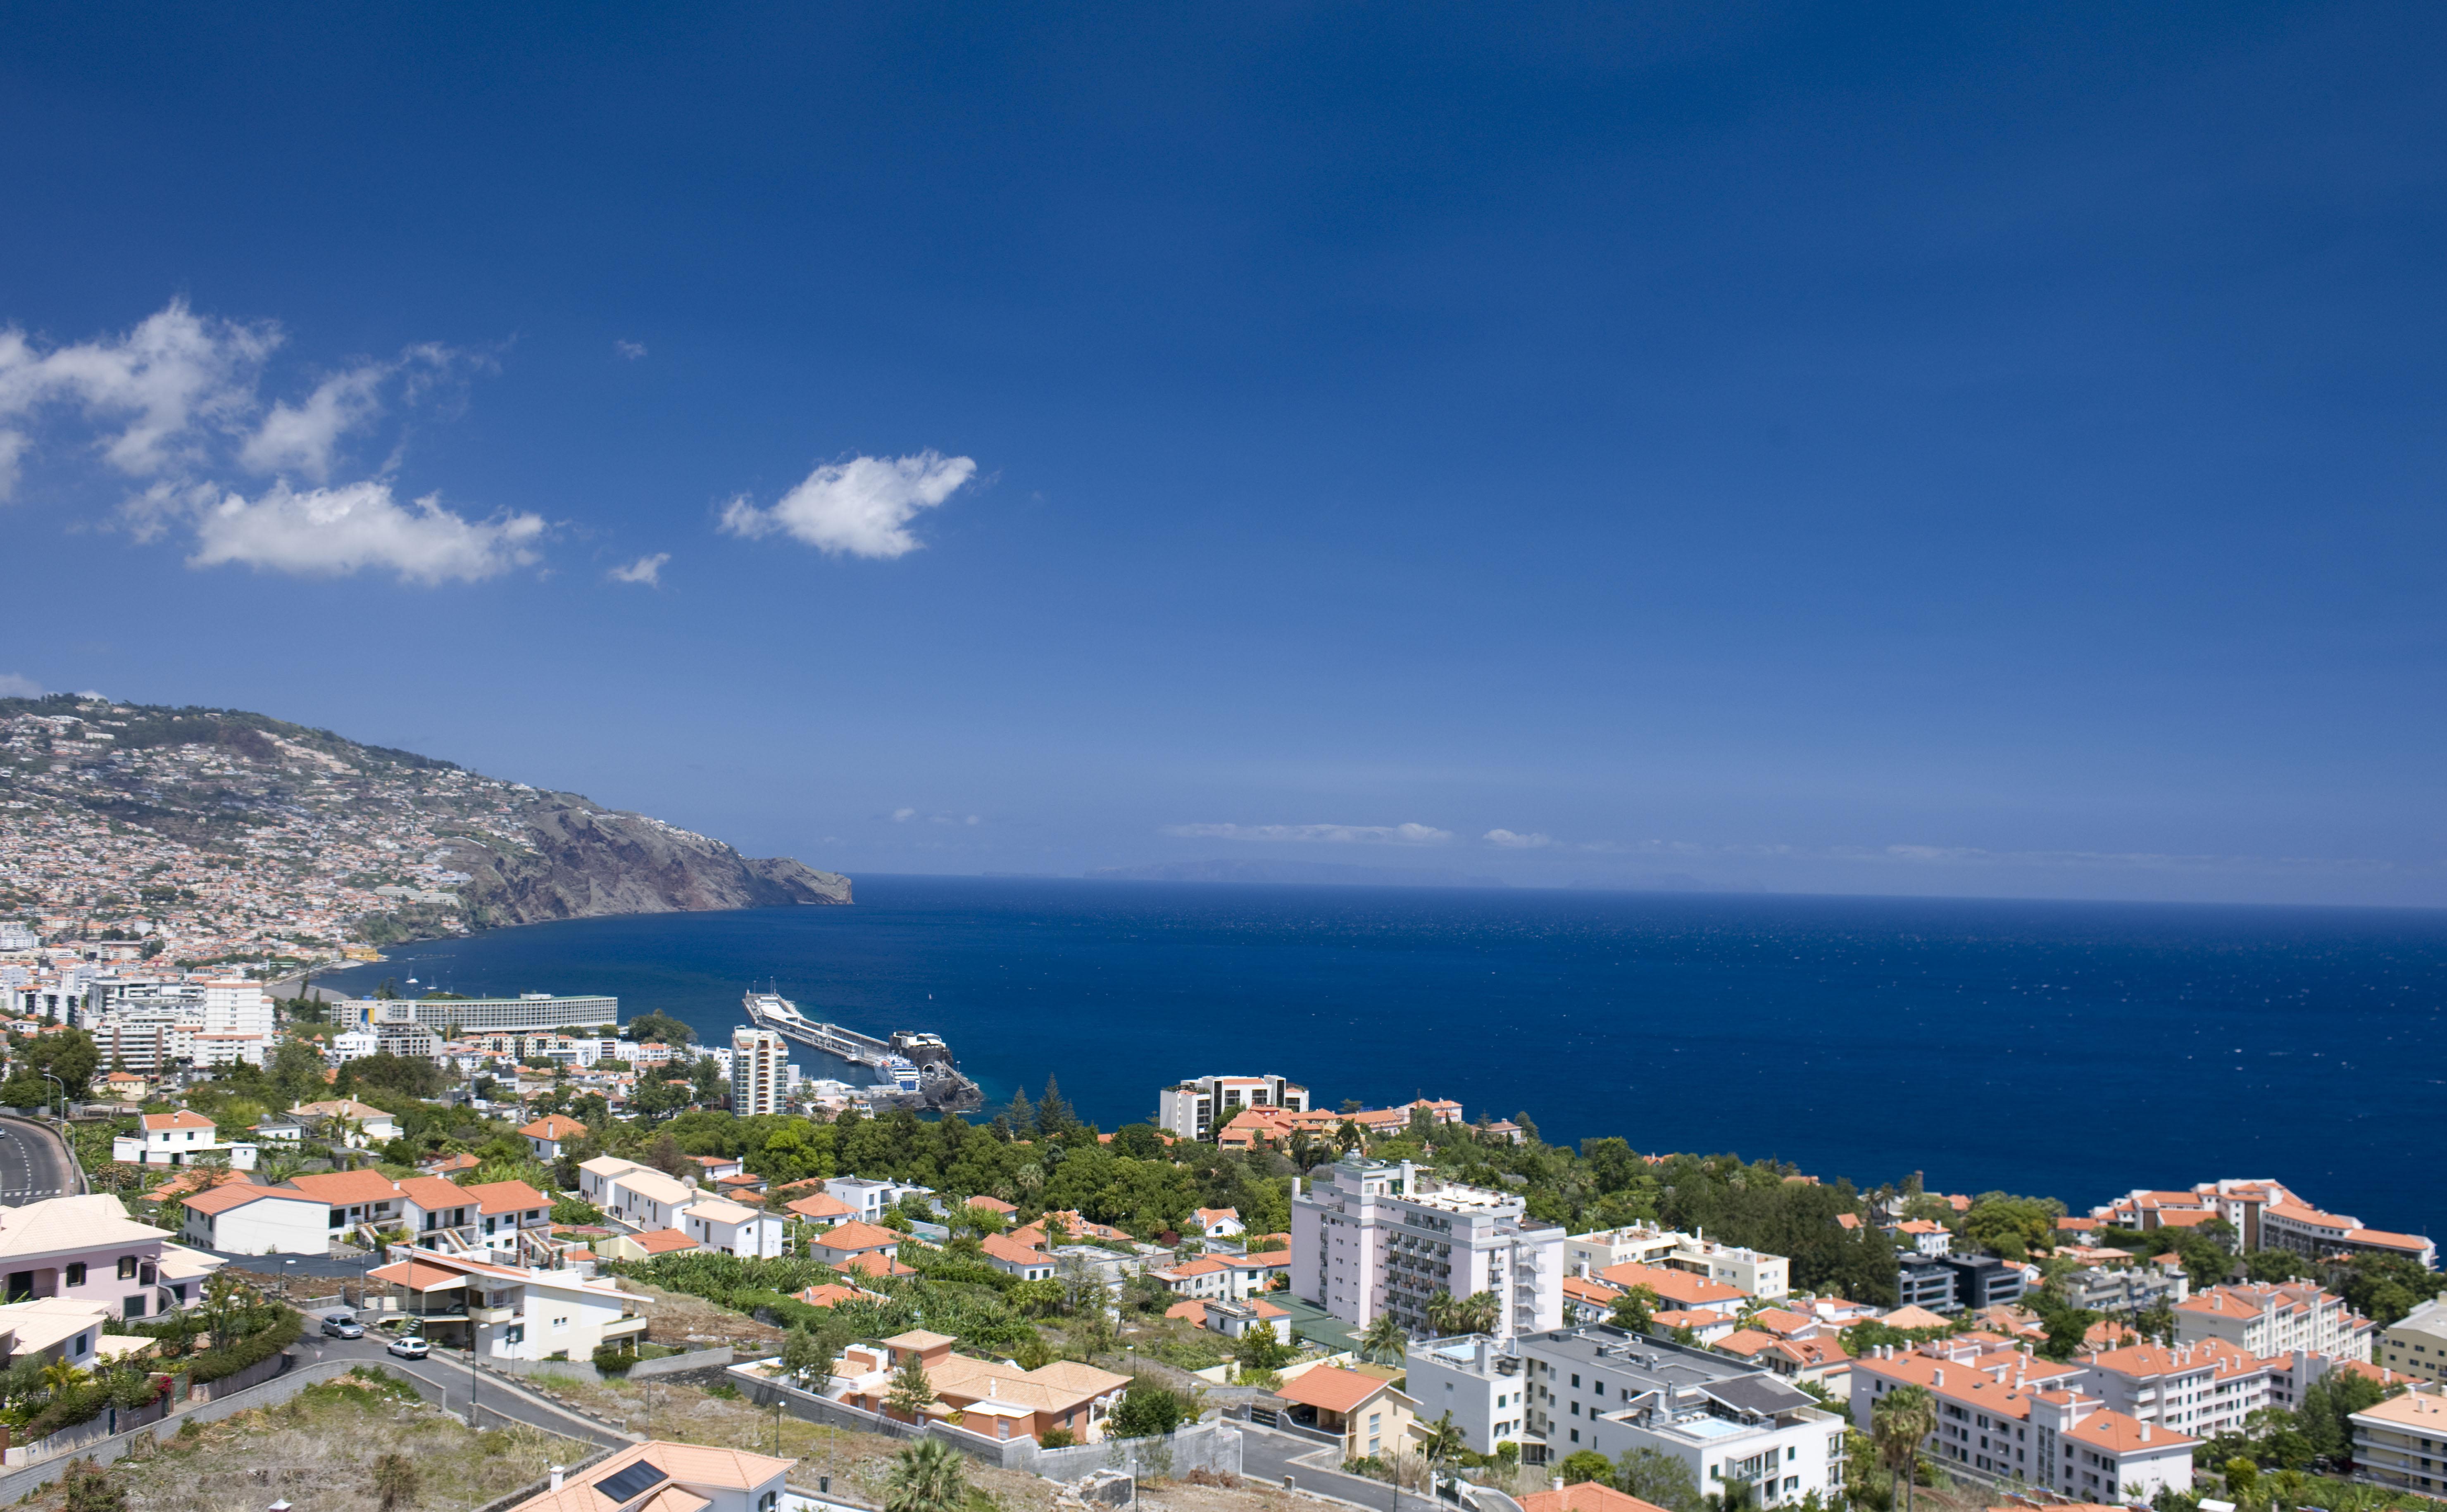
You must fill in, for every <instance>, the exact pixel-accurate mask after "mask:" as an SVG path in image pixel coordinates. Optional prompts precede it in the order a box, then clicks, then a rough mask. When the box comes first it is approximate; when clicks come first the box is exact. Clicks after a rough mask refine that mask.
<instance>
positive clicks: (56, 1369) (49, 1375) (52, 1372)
mask: <svg viewBox="0 0 2447 1512" xmlns="http://www.w3.org/2000/svg"><path fill="white" fill-rule="evenodd" d="M86 1380H87V1376H86V1375H85V1372H84V1371H83V1370H78V1369H77V1368H76V1367H75V1366H73V1365H70V1364H69V1363H68V1362H67V1361H66V1360H53V1361H52V1362H51V1363H50V1364H48V1365H46V1366H44V1367H43V1385H45V1386H46V1387H48V1388H49V1389H50V1392H51V1395H52V1396H54V1397H57V1396H61V1395H64V1394H66V1392H69V1391H73V1390H75V1389H77V1388H78V1387H80V1386H83V1385H85V1381H86Z"/></svg>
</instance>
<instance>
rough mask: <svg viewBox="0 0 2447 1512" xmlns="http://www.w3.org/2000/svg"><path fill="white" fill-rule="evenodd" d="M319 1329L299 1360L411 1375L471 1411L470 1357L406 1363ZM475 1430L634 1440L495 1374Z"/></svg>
mask: <svg viewBox="0 0 2447 1512" xmlns="http://www.w3.org/2000/svg"><path fill="white" fill-rule="evenodd" d="M318 1326H319V1325H318V1324H317V1323H315V1321H314V1319H313V1315H312V1314H310V1315H309V1320H308V1332H307V1333H306V1336H305V1337H304V1338H301V1339H299V1340H298V1341H297V1354H298V1357H299V1358H300V1359H301V1360H305V1361H308V1362H312V1361H315V1360H363V1361H365V1362H366V1363H367V1364H369V1365H379V1366H381V1367H382V1368H383V1369H384V1370H389V1371H390V1372H391V1373H393V1374H395V1375H412V1376H414V1377H416V1378H417V1379H418V1380H420V1381H423V1382H425V1383H426V1384H427V1385H429V1386H431V1387H433V1388H434V1389H436V1390H438V1391H440V1392H441V1393H442V1407H443V1409H444V1410H445V1411H447V1412H453V1413H456V1414H458V1415H460V1416H462V1417H464V1416H465V1415H466V1412H467V1398H468V1395H469V1383H468V1370H467V1356H466V1355H465V1353H464V1352H463V1353H458V1354H455V1355H454V1354H449V1353H446V1352H444V1351H438V1350H437V1351H434V1352H433V1353H432V1354H430V1355H428V1356H427V1357H426V1358H424V1359H422V1360H403V1359H401V1358H400V1357H399V1356H397V1355H395V1354H393V1353H391V1352H390V1351H389V1349H387V1348H386V1347H385V1345H386V1343H387V1342H388V1341H387V1340H386V1339H385V1338H384V1337H383V1336H382V1335H380V1334H377V1333H371V1332H369V1333H368V1334H367V1335H366V1336H365V1337H364V1338H361V1339H335V1338H330V1337H327V1336H325V1335H323V1334H321V1333H317V1332H313V1330H314V1329H315V1328H316V1327H318ZM474 1395H475V1398H476V1427H500V1426H501V1424H502V1422H503V1419H507V1420H509V1421H510V1422H513V1423H524V1424H526V1425H528V1426H529V1427H539V1428H542V1429H543V1430H544V1431H546V1432H548V1433H558V1434H560V1435H561V1436H563V1437H564V1438H574V1439H583V1440H585V1441H586V1442H588V1443H590V1444H600V1445H606V1446H613V1445H623V1444H630V1443H634V1442H635V1441H634V1440H632V1439H628V1438H624V1437H622V1436H621V1435H620V1434H618V1433H616V1432H614V1431H613V1430H611V1429H609V1428H606V1427H602V1426H601V1425H599V1424H598V1423H597V1422H595V1420H594V1419H592V1418H585V1417H579V1415H577V1414H576V1413H574V1412H570V1411H567V1410H565V1409H563V1408H559V1407H556V1406H554V1405H553V1404H551V1403H549V1402H544V1401H540V1400H537V1399H536V1398H533V1397H529V1396H526V1395H523V1394H522V1393H520V1392H518V1391H516V1390H513V1389H511V1388H510V1387H508V1386H506V1385H504V1384H503V1381H502V1378H501V1377H499V1376H497V1375H485V1376H480V1377H479V1378H478V1379H477V1380H476V1382H475V1386H474Z"/></svg>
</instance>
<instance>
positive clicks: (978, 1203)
mask: <svg viewBox="0 0 2447 1512" xmlns="http://www.w3.org/2000/svg"><path fill="white" fill-rule="evenodd" d="M968 1205H969V1206H971V1207H981V1208H984V1209H986V1210H987V1211H988V1212H991V1213H1000V1214H1001V1215H1002V1216H1003V1217H1005V1218H1009V1217H1011V1216H1012V1215H1013V1214H1014V1213H1016V1212H1018V1211H1019V1209H1018V1208H1016V1207H1014V1206H1013V1205H1012V1204H1011V1203H1009V1202H1006V1201H1004V1200H1002V1199H1000V1198H998V1197H973V1198H970V1199H969V1203H968Z"/></svg>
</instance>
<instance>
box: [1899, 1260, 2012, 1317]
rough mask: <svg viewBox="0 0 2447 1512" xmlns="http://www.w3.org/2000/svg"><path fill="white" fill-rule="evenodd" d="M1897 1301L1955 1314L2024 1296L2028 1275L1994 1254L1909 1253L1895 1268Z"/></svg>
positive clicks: (1993, 1305)
mask: <svg viewBox="0 0 2447 1512" xmlns="http://www.w3.org/2000/svg"><path fill="white" fill-rule="evenodd" d="M1895 1272H1896V1293H1897V1298H1898V1301H1899V1302H1900V1304H1901V1305H1902V1306H1905V1307H1925V1308H1926V1309H1928V1310H1929V1311H1930V1312H1932V1313H1944V1314H1949V1315H1951V1314H1956V1313H1961V1312H1964V1311H1966V1310H1967V1311H1970V1312H1973V1313H1977V1312H1980V1311H1981V1310H1982V1309H1983V1308H1991V1307H2004V1306H2008V1305H2010V1304H2012V1303H2015V1302H2019V1301H2020V1300H2021V1299H2022V1293H2023V1291H2024V1290H2025V1289H2026V1288H2027V1287H2028V1285H2029V1277H2028V1276H2026V1275H2024V1273H2023V1271H2022V1268H2021V1267H2020V1266H2019V1265H2008V1264H2006V1263H2005V1262H2004V1261H2003V1260H2001V1259H1999V1258H1997V1257H1995V1256H1993V1255H1930V1256H1906V1257H1904V1259H1903V1260H1902V1261H1901V1262H1900V1263H1899V1264H1898V1265H1897V1266H1896V1267H1895Z"/></svg>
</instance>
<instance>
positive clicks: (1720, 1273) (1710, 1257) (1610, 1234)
mask: <svg viewBox="0 0 2447 1512" xmlns="http://www.w3.org/2000/svg"><path fill="white" fill-rule="evenodd" d="M1610 1265H1655V1266H1661V1267H1664V1268H1665V1269H1667V1270H1674V1271H1688V1272H1690V1273H1691V1274H1692V1275H1693V1276H1705V1277H1707V1278H1708V1279H1709V1280H1711V1281H1715V1282H1717V1283H1718V1284H1720V1285H1723V1286H1730V1287H1734V1288H1736V1289H1737V1290H1739V1291H1742V1292H1746V1293H1748V1294H1749V1295H1752V1296H1755V1297H1759V1298H1762V1299H1765V1300H1771V1301H1772V1300H1774V1298H1777V1297H1780V1296H1786V1295H1791V1293H1792V1291H1793V1262H1792V1261H1791V1260H1789V1259H1787V1258H1786V1257H1783V1256H1781V1255H1770V1254H1768V1253H1767V1252H1766V1251H1764V1250H1746V1249H1742V1248H1739V1247H1738V1246H1736V1245H1731V1244H1719V1243H1717V1241H1716V1240H1714V1239H1712V1238H1708V1237H1707V1236H1706V1235H1704V1234H1684V1233H1681V1232H1679V1231H1678V1230H1674V1229H1656V1228H1648V1227H1636V1228H1619V1229H1601V1230H1599V1231H1598V1232H1596V1233H1594V1234H1575V1235H1573V1236H1571V1237H1570V1238H1566V1239H1565V1240H1564V1271H1565V1275H1568V1276H1596V1275H1599V1274H1600V1273H1602V1272H1603V1271H1604V1270H1605V1269H1606V1267H1608V1266H1610Z"/></svg>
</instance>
